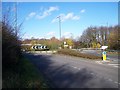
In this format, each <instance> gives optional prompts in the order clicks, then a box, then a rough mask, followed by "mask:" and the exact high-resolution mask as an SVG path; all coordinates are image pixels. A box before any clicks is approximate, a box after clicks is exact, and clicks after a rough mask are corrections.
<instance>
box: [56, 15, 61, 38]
mask: <svg viewBox="0 0 120 90" xmlns="http://www.w3.org/2000/svg"><path fill="white" fill-rule="evenodd" d="M57 18H58V19H59V31H60V40H61V17H60V16H58V17H57Z"/></svg>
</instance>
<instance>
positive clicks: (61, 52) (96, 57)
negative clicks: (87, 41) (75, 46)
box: [57, 49, 102, 60]
mask: <svg viewBox="0 0 120 90" xmlns="http://www.w3.org/2000/svg"><path fill="white" fill-rule="evenodd" d="M57 54H64V55H70V56H76V57H82V58H87V59H101V60H102V57H99V56H95V55H90V54H83V53H80V52H77V51H74V50H70V49H60V50H58V52H57Z"/></svg>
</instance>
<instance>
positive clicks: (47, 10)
mask: <svg viewBox="0 0 120 90" xmlns="http://www.w3.org/2000/svg"><path fill="white" fill-rule="evenodd" d="M43 10H44V8H43V7H41V8H40V11H43ZM57 10H59V8H58V7H57V6H55V7H53V6H51V7H49V8H48V9H46V10H44V11H43V12H40V13H39V14H37V13H36V12H31V13H30V14H29V15H28V16H27V17H26V20H29V19H30V18H32V17H35V18H37V19H43V18H45V17H47V16H49V15H51V14H52V12H53V11H57Z"/></svg>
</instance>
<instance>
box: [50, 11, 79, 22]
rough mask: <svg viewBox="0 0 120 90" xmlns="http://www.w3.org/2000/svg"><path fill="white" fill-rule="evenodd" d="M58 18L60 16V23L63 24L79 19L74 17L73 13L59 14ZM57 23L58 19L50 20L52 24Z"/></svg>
mask: <svg viewBox="0 0 120 90" xmlns="http://www.w3.org/2000/svg"><path fill="white" fill-rule="evenodd" d="M58 16H60V17H61V21H62V22H63V21H67V20H79V19H80V16H77V15H74V13H68V14H66V15H65V14H60V15H58ZM58 16H57V17H58ZM57 21H58V19H57V18H54V19H53V20H52V23H54V22H57Z"/></svg>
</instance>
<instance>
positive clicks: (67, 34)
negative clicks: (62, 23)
mask: <svg viewBox="0 0 120 90" xmlns="http://www.w3.org/2000/svg"><path fill="white" fill-rule="evenodd" d="M63 36H64V37H65V38H70V37H72V36H73V34H72V33H71V32H64V34H63Z"/></svg>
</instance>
